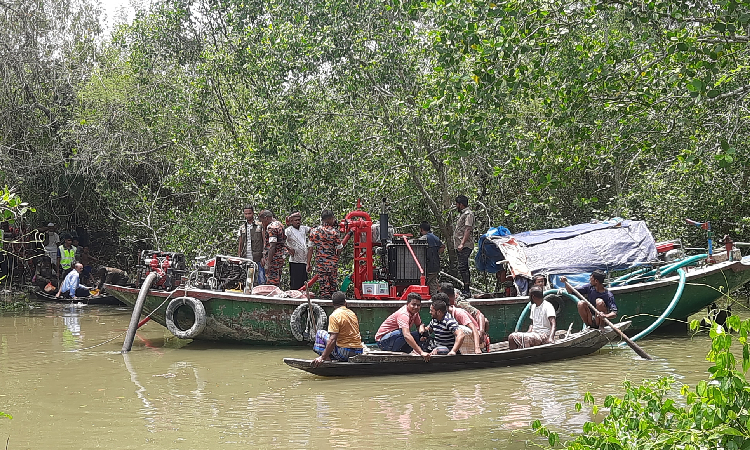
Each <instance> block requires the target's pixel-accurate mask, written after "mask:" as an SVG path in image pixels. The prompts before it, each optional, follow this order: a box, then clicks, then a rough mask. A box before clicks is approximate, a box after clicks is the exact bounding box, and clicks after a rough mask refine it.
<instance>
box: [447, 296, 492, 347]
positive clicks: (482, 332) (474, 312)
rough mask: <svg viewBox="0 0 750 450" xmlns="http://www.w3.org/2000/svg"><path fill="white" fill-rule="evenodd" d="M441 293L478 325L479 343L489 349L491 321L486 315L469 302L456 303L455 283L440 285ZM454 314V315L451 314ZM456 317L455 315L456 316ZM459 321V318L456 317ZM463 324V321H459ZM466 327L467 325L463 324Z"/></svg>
mask: <svg viewBox="0 0 750 450" xmlns="http://www.w3.org/2000/svg"><path fill="white" fill-rule="evenodd" d="M440 292H442V293H444V294H445V295H447V296H448V302H449V304H450V305H456V306H458V307H459V308H461V309H463V310H464V311H466V312H467V313H469V315H470V316H471V317H472V318H473V319H474V321H475V322H476V324H477V329H478V330H479V343H480V344H481V345H480V347H485V345H484V344H485V343H486V348H488V349H489V345H490V337H489V335H488V334H487V333H488V331H487V330H489V329H490V321H489V319H487V317H485V315H484V314H482V311H480V310H478V309H477V308H476V307H474V306H472V305H471V303H469V301H468V300H461V301H459V302H458V303H456V289H455V288H454V287H453V283H440ZM451 314H453V313H451ZM454 317H455V314H454ZM456 319H458V317H456ZM458 322H459V323H461V321H460V320H459V321H458ZM462 325H465V324H462Z"/></svg>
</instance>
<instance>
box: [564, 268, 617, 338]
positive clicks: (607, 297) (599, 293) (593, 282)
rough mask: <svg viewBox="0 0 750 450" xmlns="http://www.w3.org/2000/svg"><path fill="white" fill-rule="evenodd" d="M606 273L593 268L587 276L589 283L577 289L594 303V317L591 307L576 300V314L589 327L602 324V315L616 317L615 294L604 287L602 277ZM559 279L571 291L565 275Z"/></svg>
mask: <svg viewBox="0 0 750 450" xmlns="http://www.w3.org/2000/svg"><path fill="white" fill-rule="evenodd" d="M605 278H606V275H605V274H604V272H602V271H601V270H595V271H594V272H593V273H592V274H591V276H590V277H589V284H584V285H583V286H581V287H579V288H578V289H577V290H578V292H580V293H581V295H583V296H584V297H586V299H588V301H589V303H591V304H592V305H594V307H595V308H596V311H597V313H596V317H593V315H592V312H591V308H589V307H588V305H586V304H585V303H583V301H579V302H578V314H579V315H580V316H581V319H583V323H584V324H586V325H588V326H590V327H591V328H599V327H600V326H601V325H602V317H605V318H607V319H614V318H615V317H617V305H616V304H615V296H614V295H612V293H611V292H610V291H609V290H608V289H607V288H605V287H604V279H605ZM560 281H562V282H563V283H565V290H567V291H568V293H569V294H572V293H573V287H572V286H571V285H570V284H569V283H568V279H567V278H566V277H560Z"/></svg>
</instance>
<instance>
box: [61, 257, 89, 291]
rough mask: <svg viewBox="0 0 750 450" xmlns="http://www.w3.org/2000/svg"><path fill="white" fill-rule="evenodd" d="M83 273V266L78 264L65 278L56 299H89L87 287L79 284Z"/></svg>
mask: <svg viewBox="0 0 750 450" xmlns="http://www.w3.org/2000/svg"><path fill="white" fill-rule="evenodd" d="M81 272H83V264H81V263H76V264H75V266H74V270H71V271H70V272H69V273H68V275H66V276H65V280H64V281H63V284H62V286H60V290H59V291H58V292H57V295H56V297H60V296H61V295H62V296H64V297H68V298H72V299H75V298H76V297H88V295H89V292H88V290H87V289H86V288H85V287H82V286H81V285H80V283H79V280H80V277H81Z"/></svg>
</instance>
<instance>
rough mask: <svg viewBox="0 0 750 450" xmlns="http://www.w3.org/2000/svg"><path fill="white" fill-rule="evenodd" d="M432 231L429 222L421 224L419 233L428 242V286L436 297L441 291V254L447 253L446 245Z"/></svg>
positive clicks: (431, 293)
mask: <svg viewBox="0 0 750 450" xmlns="http://www.w3.org/2000/svg"><path fill="white" fill-rule="evenodd" d="M430 229H431V227H430V223H429V222H422V223H421V224H419V233H420V234H422V237H424V238H425V239H426V240H427V286H429V287H430V295H434V294H436V293H437V291H438V290H440V283H439V280H438V277H439V275H440V254H441V253H443V251H445V244H443V243H442V242H441V241H440V239H439V238H438V237H437V236H435V235H434V234H432V231H431V230H430Z"/></svg>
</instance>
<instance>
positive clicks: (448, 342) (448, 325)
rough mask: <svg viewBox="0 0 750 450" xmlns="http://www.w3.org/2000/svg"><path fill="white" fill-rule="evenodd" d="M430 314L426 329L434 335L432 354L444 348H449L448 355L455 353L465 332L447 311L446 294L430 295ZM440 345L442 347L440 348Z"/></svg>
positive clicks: (438, 352)
mask: <svg viewBox="0 0 750 450" xmlns="http://www.w3.org/2000/svg"><path fill="white" fill-rule="evenodd" d="M430 315H432V320H431V321H430V324H429V325H428V326H427V330H428V331H429V332H431V333H434V335H435V336H434V338H433V341H434V343H435V348H433V349H432V354H433V355H437V354H440V353H442V351H444V349H446V348H449V349H450V350H449V351H448V355H455V354H456V352H457V351H458V349H459V347H461V343H462V342H463V340H464V337H465V336H466V333H465V332H464V331H463V330H462V329H461V328H460V327H459V325H458V322H456V319H454V318H453V316H451V315H450V313H449V312H448V296H447V295H445V294H444V293H442V292H438V293H437V294H435V295H433V296H432V305H430ZM441 347H443V348H444V349H441ZM441 350H442V351H441Z"/></svg>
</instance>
